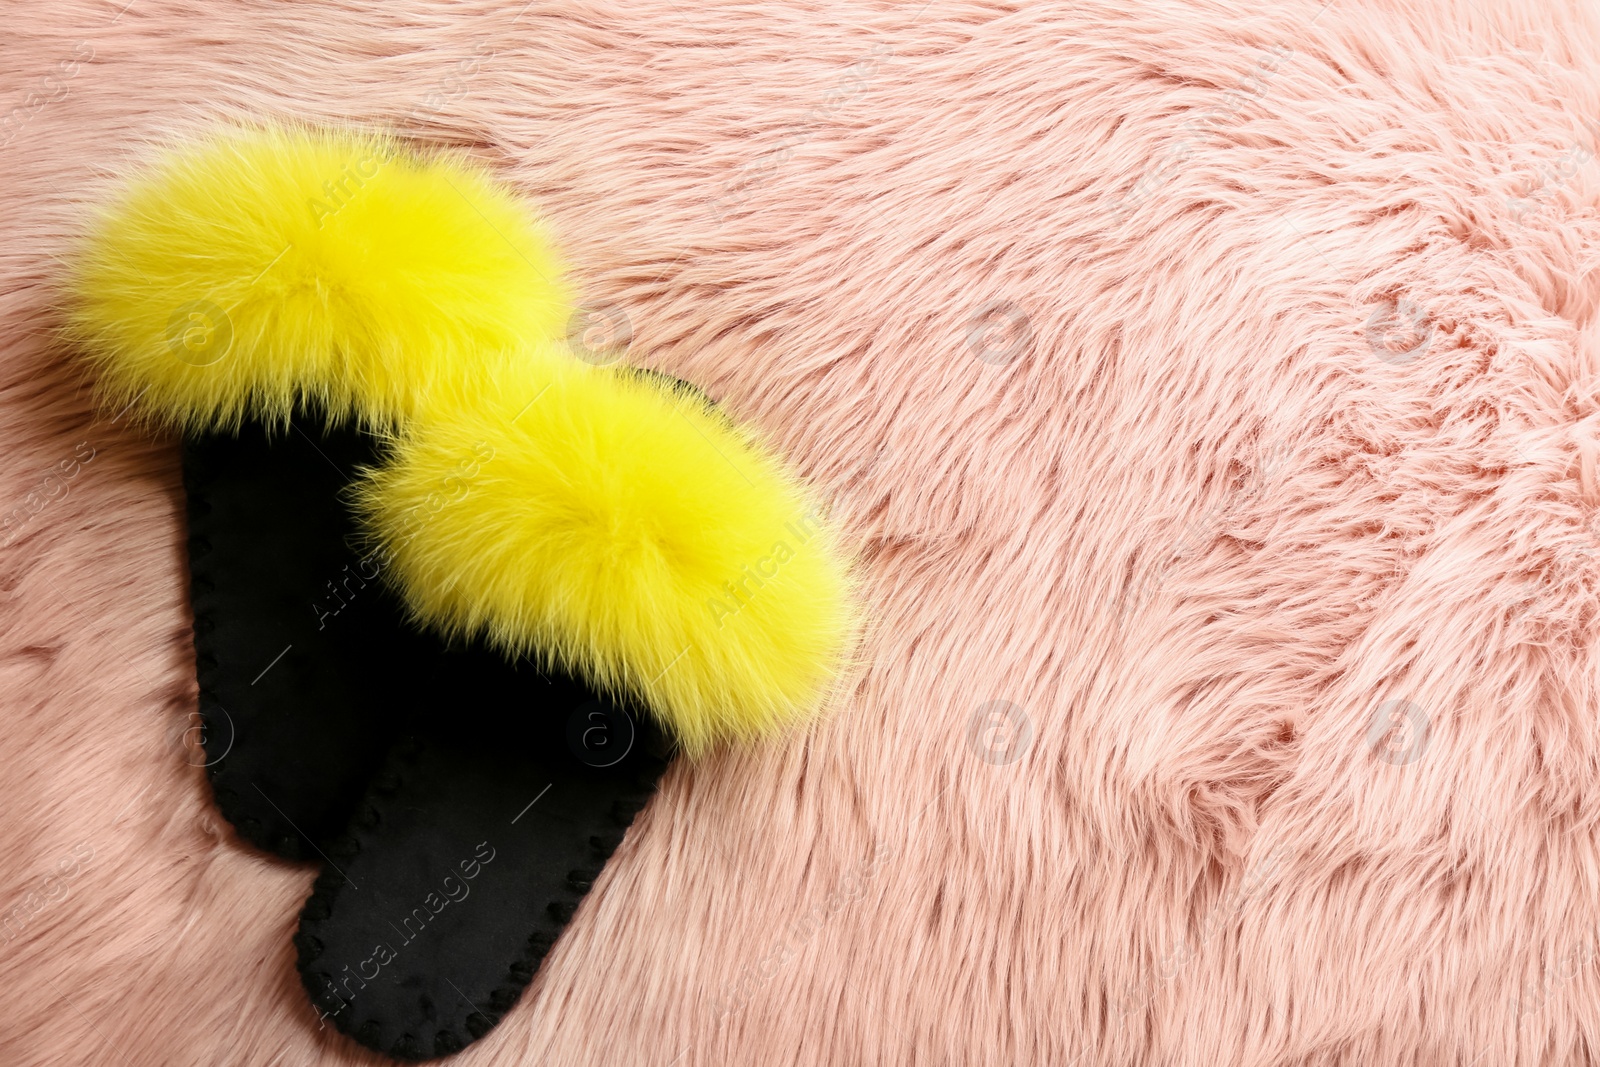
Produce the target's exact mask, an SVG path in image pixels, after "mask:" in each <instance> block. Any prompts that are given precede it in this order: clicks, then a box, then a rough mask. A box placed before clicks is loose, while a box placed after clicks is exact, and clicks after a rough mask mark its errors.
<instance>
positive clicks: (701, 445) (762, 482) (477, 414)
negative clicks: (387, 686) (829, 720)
mask: <svg viewBox="0 0 1600 1067" xmlns="http://www.w3.org/2000/svg"><path fill="white" fill-rule="evenodd" d="M523 366H524V367H525V368H527V370H526V373H523V374H522V375H521V376H520V377H521V381H520V382H519V384H517V385H516V386H515V387H511V386H510V382H509V380H505V381H502V382H501V388H499V389H497V390H495V391H494V394H493V395H490V396H485V397H482V398H480V399H478V400H477V401H476V402H474V403H472V404H468V405H460V406H458V407H455V408H453V409H451V410H449V411H445V410H443V409H435V410H434V411H432V412H430V414H429V416H428V417H426V418H424V419H422V420H420V421H419V422H418V423H417V424H415V425H414V426H413V427H412V428H411V430H410V432H408V433H407V434H405V435H404V436H403V437H402V438H401V439H400V440H399V441H397V443H396V451H395V454H394V455H393V457H392V459H391V461H390V462H389V463H388V464H386V465H385V467H384V468H383V469H380V470H378V471H375V472H370V474H369V477H368V480H367V481H366V482H365V483H364V485H363V486H362V490H361V492H360V500H361V506H362V509H363V511H364V512H365V513H366V515H367V517H368V520H369V522H370V524H371V525H372V528H373V530H374V532H375V533H376V534H377V535H378V536H379V537H380V538H381V539H382V541H383V542H384V543H385V544H386V545H387V548H388V550H389V556H388V557H387V558H388V564H389V566H391V567H392V573H393V575H394V576H395V577H396V578H397V579H398V581H399V584H400V586H401V587H402V588H403V590H404V592H405V593H406V596H407V599H408V600H409V602H410V603H411V605H412V607H413V608H414V609H415V610H416V611H417V613H418V614H419V615H420V616H421V617H422V618H424V619H425V620H427V621H429V622H431V623H433V624H434V625H436V626H438V627H440V628H442V629H444V630H445V631H446V632H449V633H455V634H479V633H481V634H486V635H487V636H488V637H489V638H490V639H491V640H492V641H493V642H494V643H496V644H498V645H500V646H502V647H503V648H505V649H507V650H509V651H511V652H513V653H521V654H528V655H530V656H532V657H533V658H534V659H536V660H538V661H541V662H544V663H549V664H554V665H558V666H561V667H563V668H565V669H568V670H573V671H577V672H580V673H582V674H584V675H586V676H587V677H589V678H590V679H591V680H592V681H594V682H596V683H597V684H599V685H600V686H602V687H603V688H606V689H609V690H611V691H613V692H620V693H625V694H632V695H634V696H637V697H639V698H641V699H642V700H643V702H644V703H645V704H646V705H647V706H648V707H649V708H650V709H651V710H652V711H653V712H655V713H656V715H657V716H658V717H659V718H660V719H661V720H662V721H663V723H664V724H666V726H667V727H668V728H669V730H670V731H671V732H672V733H673V734H675V735H676V737H677V739H678V741H679V742H680V744H681V745H682V747H683V748H684V750H685V751H687V752H689V753H690V754H696V753H700V752H702V751H704V750H705V749H706V748H707V747H708V746H710V745H712V744H714V743H717V742H720V741H724V740H746V739H750V738H752V737H755V736H757V735H760V734H763V733H768V732H771V731H773V730H775V729H778V728H781V727H783V726H784V725H786V724H789V723H793V722H796V721H797V720H799V719H801V718H803V717H804V716H806V715H808V714H811V713H813V712H815V711H816V710H817V709H818V707H819V706H820V703H821V701H822V697H823V695H824V691H825V689H826V687H827V686H828V684H829V682H830V681H831V680H832V679H833V678H834V677H835V675H836V672H837V670H838V668H839V665H840V656H841V653H842V651H843V649H844V648H845V645H846V642H847V640H848V638H849V635H850V632H851V630H852V628H853V623H852V619H851V614H850V608H849V604H850V597H849V590H848V588H847V587H848V578H847V570H846V566H845V561H844V560H843V559H842V557H841V554H840V551H839V547H838V545H837V543H836V540H835V537H834V534H833V532H832V530H831V529H830V527H829V526H828V524H827V523H826V522H824V521H823V519H822V517H821V516H820V515H819V514H818V511H817V502H816V501H815V500H814V499H813V498H812V496H811V495H810V493H809V492H808V491H807V490H806V488H805V487H804V485H803V484H802V483H801V482H800V481H799V480H798V479H796V478H795V477H794V476H793V475H791V474H790V473H789V472H788V471H787V470H786V469H785V468H784V467H783V465H782V464H781V462H780V461H779V460H778V459H777V458H776V457H775V456H774V454H773V453H772V452H771V451H770V450H769V449H767V448H766V447H765V446H763V445H762V444H761V443H760V442H759V441H757V440H756V439H754V438H753V437H751V436H749V435H748V434H746V433H744V432H743V431H741V430H740V429H738V428H737V427H735V426H734V425H732V424H731V423H730V422H729V421H728V420H726V419H725V418H723V417H722V416H721V415H720V414H718V413H717V412H716V411H714V410H712V409H708V408H707V407H706V406H705V405H704V404H703V403H701V402H700V401H699V400H698V399H697V398H695V397H693V396H690V395H686V394H684V393H682V392H678V391H675V390H674V389H672V388H671V387H670V386H666V385H662V384H661V383H659V382H657V381H654V380H652V379H650V378H649V377H646V376H643V375H640V374H638V373H637V372H631V371H629V370H627V369H626V368H601V367H592V366H589V365H586V364H581V363H578V362H576V361H574V360H571V359H569V358H564V356H563V354H562V353H560V352H558V351H555V350H554V349H553V347H552V346H545V347H544V348H543V349H542V350H536V351H535V352H534V353H532V354H530V356H529V361H528V362H527V363H525V364H523Z"/></svg>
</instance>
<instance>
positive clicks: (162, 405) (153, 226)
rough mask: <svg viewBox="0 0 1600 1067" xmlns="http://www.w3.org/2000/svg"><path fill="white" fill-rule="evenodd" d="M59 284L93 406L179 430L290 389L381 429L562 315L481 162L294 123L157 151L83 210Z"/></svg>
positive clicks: (286, 403) (545, 330) (532, 226)
mask: <svg viewBox="0 0 1600 1067" xmlns="http://www.w3.org/2000/svg"><path fill="white" fill-rule="evenodd" d="M69 297H70V309H69V320H68V332H69V335H70V337H71V338H72V339H73V340H74V341H75V342H77V343H78V345H79V346H80V347H82V348H83V349H84V351H85V353H86V355H87V356H88V357H89V358H90V359H91V360H92V361H93V362H94V363H95V364H97V367H98V371H99V383H100V388H101V395H102V398H103V401H104V402H105V403H107V404H109V405H113V406H115V407H117V408H121V407H122V406H123V405H126V404H130V403H134V402H137V410H138V411H139V412H140V413H141V414H142V415H144V416H145V417H147V418H149V419H151V420H153V421H159V422H164V423H167V424H170V425H176V426H180V427H184V428H189V429H203V428H207V427H213V426H231V425H236V424H237V423H238V422H239V421H240V420H241V419H242V418H244V417H246V416H250V417H257V418H264V419H267V420H282V419H284V418H286V417H287V416H288V415H289V414H290V413H291V412H293V411H294V410H295V408H296V407H297V406H298V405H300V404H301V403H304V402H309V403H310V404H311V405H312V406H313V407H316V406H320V407H321V408H323V409H324V410H325V412H326V413H327V415H328V416H329V417H331V418H333V419H343V418H345V417H348V416H351V415H354V416H355V417H357V418H359V419H361V420H363V421H365V422H367V423H371V424H385V423H392V422H394V421H396V420H399V419H404V418H407V417H410V416H412V415H415V414H417V413H418V412H419V411H420V410H421V408H422V407H423V406H424V404H425V402H432V401H434V400H444V401H449V400H450V399H451V398H452V397H460V396H461V395H462V394H463V391H464V390H465V389H466V388H467V387H468V386H469V385H470V383H471V379H473V378H474V377H476V376H477V375H478V374H479V373H480V370H481V368H482V367H483V365H484V363H485V361H492V360H494V359H496V358H498V357H499V356H500V355H501V354H503V353H504V352H506V351H507V350H509V349H510V348H512V347H513V346H516V345H520V344H524V343H525V342H526V341H527V339H529V338H549V337H558V336H560V335H562V334H563V333H564V332H565V329H566V324H567V316H568V314H569V313H570V294H569V291H568V288H567V284H566V282H565V281H564V280H563V272H562V268H561V265H560V263H559V262H558V261H557V259H556V256H555V253H554V251H553V249H552V247H551V246H550V244H549V242H548V241H547V240H546V238H545V235H544V231H543V228H542V226H541V224H540V223H539V222H538V220H537V219H536V218H534V217H533V216H532V215H531V214H530V212H529V210H528V208H527V207H525V206H524V205H523V204H522V203H521V202H520V201H518V200H517V199H516V198H515V197H513V196H512V195H510V194H509V193H508V192H507V191H506V190H504V189H502V188H501V187H500V186H498V185H497V184H496V183H495V182H494V181H493V179H492V178H490V177H489V176H488V175H487V174H486V173H485V172H483V171H482V170H481V169H479V168H477V167H474V166H472V165H471V164H469V163H468V162H466V161H465V160H463V159H460V158H458V157H455V156H449V155H446V156H436V157H430V158H426V159H425V158H421V157H418V156H416V155H414V154H412V153H411V152H410V151H409V150H407V149H406V148H405V147H403V146H402V145H401V144H400V143H398V142H396V141H394V140H392V139H390V138H387V137H384V136H381V135H376V134H367V133H356V132H313V131H310V130H305V129H300V128H292V127H291V128H265V129H237V130H236V129H228V130H223V131H220V132H217V133H213V134H212V135H210V136H209V137H208V138H207V139H205V140H202V141H200V142H198V143H196V144H193V145H190V146H188V147H185V148H182V149H179V150H175V151H170V152H168V153H167V154H166V155H165V156H163V157H162V158H160V159H159V160H158V161H156V163H155V164H154V165H152V166H151V167H150V168H148V169H147V170H146V171H145V172H143V173H142V174H141V175H140V176H139V177H138V178H136V179H135V180H134V181H133V182H132V183H131V185H130V186H129V187H128V188H127V190H126V191H125V193H124V195H123V196H122V197H121V198H120V199H119V200H118V201H117V202H116V203H114V204H113V205H112V206H111V207H110V208H109V209H107V210H106V211H104V212H103V213H102V214H101V215H100V217H99V218H98V219H97V220H96V221H95V223H94V225H93V227H92V232H91V233H90V235H89V237H88V239H87V240H86V241H85V243H84V245H83V248H82V249H81V251H80V253H79V255H78V256H77V257H75V268H74V270H73V271H72V274H71V278H70V281H69Z"/></svg>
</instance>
